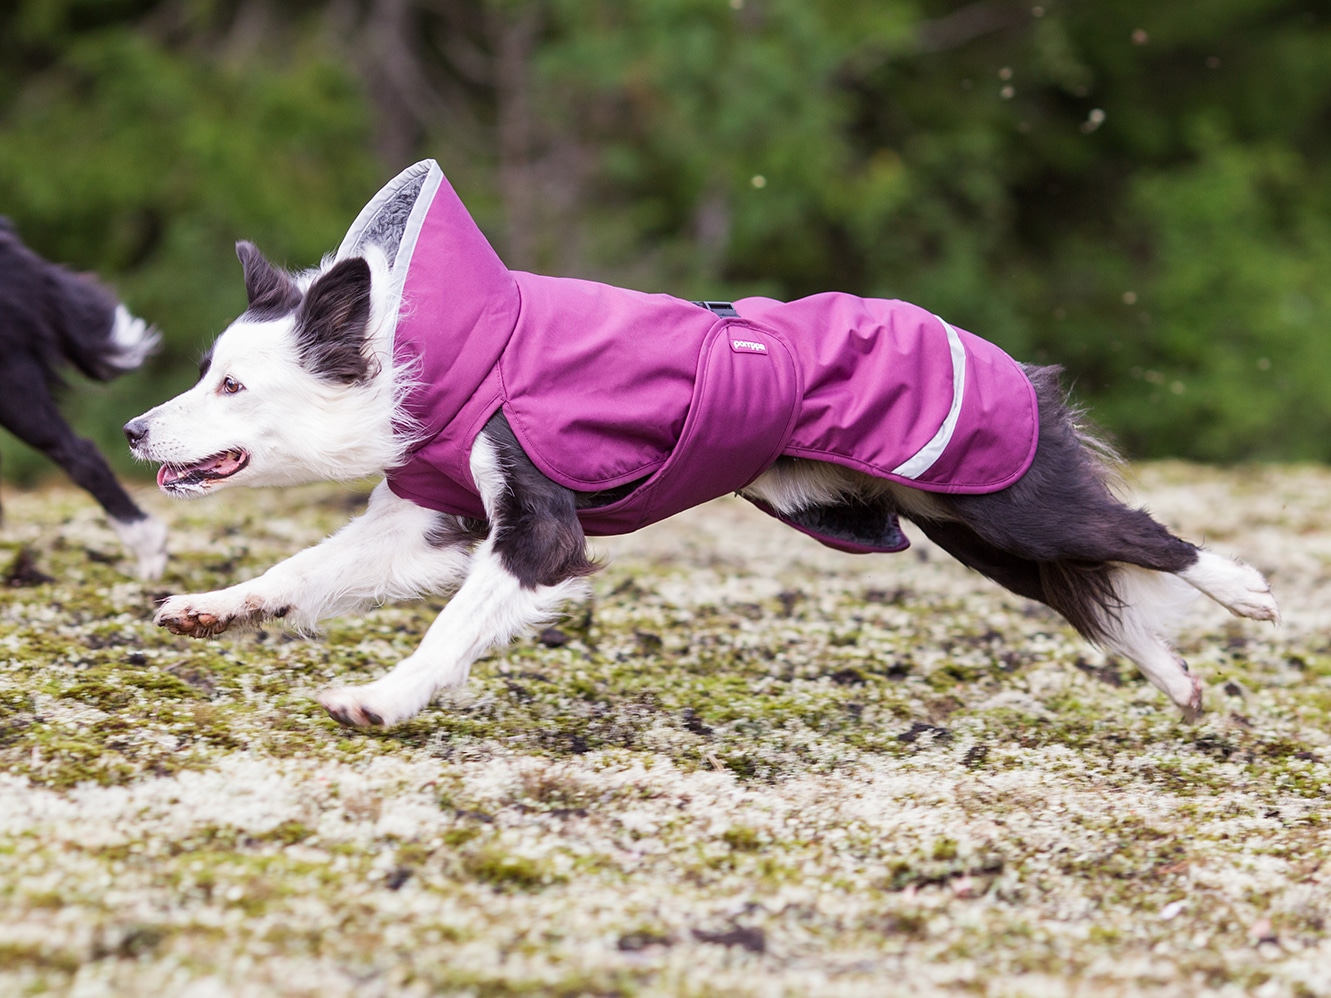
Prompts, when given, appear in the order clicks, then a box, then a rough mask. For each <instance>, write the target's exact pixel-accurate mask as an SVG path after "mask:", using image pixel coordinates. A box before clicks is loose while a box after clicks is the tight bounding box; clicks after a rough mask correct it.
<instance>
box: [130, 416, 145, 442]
mask: <svg viewBox="0 0 1331 998" xmlns="http://www.w3.org/2000/svg"><path fill="white" fill-rule="evenodd" d="M147 438H148V421H147V420H146V419H144V418H143V417H142V416H136V417H135V418H134V419H131V420H130V421H129V422H128V423H126V424H125V439H126V440H128V441H129V445H130V446H131V447H138V446H139V445H140V444H141V443H143V441H144V440H146V439H147Z"/></svg>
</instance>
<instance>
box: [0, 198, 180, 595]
mask: <svg viewBox="0 0 1331 998" xmlns="http://www.w3.org/2000/svg"><path fill="white" fill-rule="evenodd" d="M157 343H158V334H157V332H156V330H154V329H153V328H151V327H150V326H148V325H147V323H145V322H144V321H143V320H142V319H137V318H135V317H134V316H133V315H131V314H130V313H129V310H128V309H127V308H125V306H124V305H122V304H120V303H119V302H118V301H117V300H116V299H115V296H113V295H112V294H111V293H110V292H109V291H107V290H106V289H105V288H103V287H101V286H100V285H99V284H98V283H97V282H96V281H95V280H94V279H93V278H91V277H89V276H87V275H83V274H75V273H72V272H70V271H69V270H66V269H65V268H64V267H61V266H59V265H58V264H54V263H50V262H48V261H47V260H44V259H42V258H41V257H39V256H38V255H37V254H36V253H33V252H32V251H31V250H30V249H28V247H26V246H24V245H23V243H22V242H20V241H19V237H18V235H17V233H15V231H14V229H13V227H12V226H11V225H10V224H9V223H8V221H7V220H5V219H2V218H0V426H4V428H5V429H7V430H9V431H10V432H11V433H13V434H14V436H16V437H18V438H19V439H20V440H22V441H23V442H24V443H26V444H28V445H29V446H31V447H35V448H36V449H37V450H39V451H41V452H42V453H43V454H45V455H46V456H47V457H49V458H50V459H51V460H52V461H54V462H55V463H56V464H58V465H59V466H60V467H61V468H63V469H64V470H65V471H66V472H67V473H68V474H69V477H70V478H72V479H73V480H74V482H75V484H77V485H79V486H81V487H82V488H84V489H86V490H87V491H88V492H89V493H91V495H92V497H93V498H94V499H96V500H97V502H98V503H99V504H100V505H101V507H102V509H104V510H106V515H107V516H108V517H109V518H110V520H111V526H112V527H113V528H115V532H116V534H117V535H119V537H120V541H121V543H122V544H123V545H124V546H125V547H126V548H127V549H128V551H129V553H130V555H131V556H132V557H133V559H134V562H135V566H136V568H137V571H138V574H139V575H140V576H141V577H143V578H145V579H153V578H156V577H157V576H159V575H161V574H162V569H164V568H165V567H166V527H165V525H163V524H162V522H161V521H160V520H156V519H154V518H153V517H151V516H149V515H148V514H147V513H145V512H143V510H141V509H139V507H138V506H137V505H135V503H134V500H132V499H131V498H130V497H129V495H128V494H126V492H125V490H124V488H122V487H121V485H120V483H119V482H118V481H116V477H115V475H114V474H113V473H112V471H111V469H110V468H109V467H107V464H106V459H105V458H103V457H102V455H101V454H100V453H99V452H98V450H97V448H96V447H95V446H93V444H92V443H91V442H90V441H88V440H83V439H81V438H80V437H78V436H77V435H75V433H74V431H73V430H71V429H70V428H69V424H68V423H66V422H65V420H64V417H62V416H61V415H60V411H59V409H57V408H56V395H57V394H58V392H59V390H60V389H61V388H62V387H63V381H62V379H61V376H60V372H61V369H62V368H64V367H67V366H73V367H74V368H76V369H77V370H79V371H81V372H82V373H83V374H85V375H87V376H88V377H90V378H94V379H96V380H98V381H110V380H111V379H112V378H116V377H119V376H120V375H122V374H124V373H126V372H127V371H132V370H134V369H135V368H137V367H138V366H139V365H141V364H142V363H143V361H144V360H145V359H146V358H147V356H148V355H149V354H150V353H152V351H153V350H154V349H155V348H156V346H157Z"/></svg>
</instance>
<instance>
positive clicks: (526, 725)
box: [0, 465, 1331, 998]
mask: <svg viewBox="0 0 1331 998" xmlns="http://www.w3.org/2000/svg"><path fill="white" fill-rule="evenodd" d="M1136 485H1137V492H1138V494H1139V495H1140V496H1142V497H1144V498H1145V499H1146V500H1148V501H1149V504H1150V506H1151V507H1152V508H1153V510H1154V511H1155V512H1156V513H1157V514H1159V515H1160V516H1161V517H1162V518H1163V519H1165V520H1166V521H1167V522H1169V523H1170V524H1171V525H1173V526H1176V527H1177V528H1179V529H1180V530H1182V531H1183V532H1185V533H1186V534H1187V535H1188V536H1190V537H1193V538H1197V539H1205V540H1207V541H1208V543H1210V544H1211V545H1212V546H1213V547H1215V548H1217V549H1219V550H1222V551H1230V552H1233V553H1236V554H1243V555H1244V556H1245V557H1247V558H1248V559H1249V560H1252V561H1254V562H1255V563H1256V564H1258V566H1259V567H1260V568H1262V569H1263V570H1264V571H1267V572H1268V573H1269V574H1270V575H1271V577H1272V579H1273V582H1274V583H1275V586H1276V590H1277V594H1278V596H1279V597H1280V599H1281V602H1282V608H1283V610H1284V612H1285V624H1284V626H1283V627H1281V628H1278V629H1277V628H1272V627H1269V626H1263V625H1257V624H1251V623H1248V622H1241V621H1236V620H1233V619H1232V618H1229V617H1227V616H1226V615H1225V614H1224V612H1223V611H1222V610H1220V609H1219V608H1218V607H1215V606H1214V605H1211V604H1206V603H1204V602H1199V603H1198V604H1197V606H1196V608H1195V610H1194V611H1193V616H1192V619H1191V622H1190V624H1189V627H1188V628H1187V630H1186V631H1185V633H1184V634H1183V635H1181V639H1180V647H1181V649H1182V651H1183V652H1184V653H1185V655H1186V656H1187V657H1188V658H1189V660H1190V662H1191V663H1192V665H1193V667H1194V669H1196V670H1198V671H1200V673H1201V674H1202V676H1203V677H1204V678H1205V679H1206V681H1207V683H1208V692H1207V708H1208V713H1207V714H1206V716H1205V718H1204V719H1203V720H1202V721H1201V722H1200V723H1198V724H1194V725H1187V724H1184V723H1183V722H1182V721H1181V720H1180V719H1179V718H1178V717H1177V715H1176V713H1175V712H1174V711H1173V710H1172V709H1171V708H1170V707H1169V706H1168V705H1167V704H1166V703H1165V702H1164V700H1163V698H1162V697H1160V696H1159V695H1158V694H1157V693H1156V692H1155V691H1154V690H1153V689H1152V688H1150V687H1149V686H1147V685H1146V684H1145V683H1143V682H1142V680H1141V679H1140V677H1139V676H1138V675H1137V674H1136V672H1135V670H1133V669H1132V668H1131V667H1130V666H1128V665H1126V664H1124V663H1119V662H1115V661H1112V660H1106V659H1105V658H1104V657H1103V656H1101V655H1099V654H1098V653H1097V652H1095V651H1094V650H1092V649H1090V648H1088V647H1087V646H1086V645H1084V644H1083V643H1082V642H1081V641H1079V640H1078V639H1077V638H1076V637H1075V635H1073V634H1072V633H1071V631H1070V630H1069V629H1068V628H1067V627H1066V626H1065V625H1064V624H1063V623H1062V622H1061V621H1059V620H1058V619H1057V618H1055V617H1053V616H1052V615H1050V614H1049V613H1047V612H1045V611H1044V610H1042V609H1040V608H1038V607H1033V606H1031V605H1030V604H1027V603H1025V602H1024V601H1022V600H1019V599H1017V598H1015V597H1012V596H1009V595H1008V594H1006V593H1004V592H1002V591H1000V590H998V589H996V588H995V587H993V586H991V585H989V584H987V583H985V582H984V581H983V580H980V579H978V578H976V577H975V576H973V575H970V574H968V573H966V572H965V571H964V570H962V569H960V568H959V567H958V566H956V565H955V564H953V563H951V562H950V561H948V560H947V559H945V558H943V557H941V556H939V555H938V554H937V552H936V551H934V550H932V549H930V548H929V546H928V545H927V544H924V543H917V545H916V547H915V548H914V549H913V550H912V551H910V552H907V553H905V554H901V555H896V556H882V557H871V558H854V557H849V556H843V555H838V554H836V553H834V552H831V551H828V550H825V549H822V548H820V547H819V546H818V545H816V544H815V543H813V542H812V541H809V540H807V539H806V538H803V537H800V536H797V535H795V534H794V533H793V532H790V531H787V530H783V529H782V528H780V527H779V526H778V525H776V524H774V523H772V522H771V521H769V520H768V519H767V518H765V517H763V516H762V515H761V514H758V513H756V512H754V511H751V510H749V509H747V508H746V507H745V506H744V505H743V504H742V503H739V502H737V501H726V502H720V503H714V504H711V505H709V506H708V507H705V508H703V509H700V510H696V511H692V512H691V513H689V514H686V515H684V516H682V517H678V518H676V519H675V520H674V521H671V522H670V523H668V524H664V525H660V526H657V527H654V528H651V529H649V530H647V531H643V532H641V533H639V534H637V535H635V536H634V537H631V538H615V539H606V540H603V541H596V542H595V543H594V546H595V547H596V548H597V549H598V550H600V551H602V552H603V553H607V554H609V555H610V567H609V568H608V569H607V570H606V571H605V572H603V573H602V574H601V576H600V577H599V578H598V579H597V581H596V587H595V590H596V595H595V597H594V599H593V601H592V602H591V603H589V604H587V605H585V606H578V607H573V608H571V613H570V616H569V618H568V619H567V620H566V621H563V622H561V623H560V624H559V625H558V626H557V629H556V631H555V632H548V633H546V634H543V635H540V636H536V637H533V638H530V639H524V640H522V641H519V642H517V643H515V644H514V645H513V646H512V647H510V648H508V649H505V650H502V651H500V652H497V653H495V654H494V655H492V656H491V657H489V658H487V659H485V660H483V661H482V662H480V663H478V666H477V668H476V669H475V670H474V674H473V676H472V678H471V680H470V681H469V683H468V685H467V686H466V687H465V688H464V689H463V690H460V691H454V692H450V693H447V694H445V695H443V696H442V697H440V699H439V700H438V702H436V704H435V705H433V706H432V707H431V708H430V709H428V710H427V711H426V712H425V713H423V714H422V715H421V716H420V717H418V718H416V719H414V720H412V721H410V722H408V723H406V724H404V725H401V726H400V727H398V728H395V729H392V730H390V731H387V732H382V731H378V732H366V733H361V732H351V731H346V730H344V729H341V728H339V727H338V726H337V725H335V724H334V723H333V722H332V721H331V720H329V719H328V718H327V717H326V716H325V715H324V714H323V712H322V711H321V710H320V709H319V708H318V707H317V705H315V704H314V702H313V701H312V699H311V694H312V693H314V692H315V691H317V690H318V689H320V688H321V687H323V686H324V685H327V684H330V683H334V682H345V681H359V680H363V679H370V678H373V677H375V676H377V675H380V674H381V673H382V672H383V670H384V669H386V668H388V667H389V666H391V664H392V663H393V662H395V661H396V660H398V659H400V658H402V657H403V656H405V655H406V654H407V653H409V651H410V650H411V649H412V647H413V646H414V644H415V642H416V640H417V638H418V636H419V635H420V634H421V632H422V631H423V630H424V628H425V627H426V626H427V625H428V623H429V621H430V620H431V619H432V617H433V615H434V613H435V612H437V608H438V606H439V603H438V601H435V600H425V601H422V602H418V603H413V604H404V605H393V606H386V607H382V608H378V609H374V610H372V611H370V612H369V613H367V614H365V615H364V616H362V617H357V618H348V619H343V620H337V621H332V622H330V623H329V625H328V627H327V631H326V633H325V634H324V635H323V636H322V637H321V638H320V639H317V640H305V639H297V638H294V637H292V636H291V635H288V634H286V633H284V632H283V631H281V630H280V629H275V628H274V629H268V630H266V631H263V632H259V633H250V634H245V635H242V636H240V637H237V638H224V639H219V640H215V641H205V642H194V641H188V640H186V639H183V638H176V637H173V636H171V635H169V634H167V633H165V632H163V631H159V630H158V629H156V628H154V627H153V626H152V625H151V622H150V618H151V613H152V605H153V601H154V600H155V599H157V598H159V597H160V596H161V595H163V594H165V593H170V592H181V591H196V590H201V589H206V588H213V587H217V586H220V585H224V584H227V583H229V582H232V581H235V580H237V579H239V578H244V577H249V576H252V575H254V574H257V573H259V572H261V571H263V570H264V569H265V568H266V567H267V566H268V565H270V564H272V563H273V562H274V561H276V560H278V559H280V558H282V557H284V556H285V555H287V554H290V553H292V552H294V551H295V550H297V549H298V548H299V547H301V546H304V545H306V544H309V543H313V542H315V541H317V540H318V539H319V538H320V537H322V536H324V535H326V534H327V533H330V532H331V531H332V530H334V529H336V527H337V526H338V525H339V524H340V523H342V522H344V521H345V519H346V518H347V517H348V516H349V515H353V514H354V512H355V510H356V508H357V506H358V503H360V502H362V501H363V498H364V496H363V493H359V492H356V491H355V490H343V489H334V488H312V489H299V490H288V491H285V492H259V493H243V492H237V493H234V494H226V495H224V496H219V497H217V498H216V499H213V500H209V501H207V502H203V503H197V504H186V505H166V504H162V503H155V505H154V509H155V510H157V511H159V512H160V513H161V514H162V515H163V516H165V517H166V518H167V519H168V520H169V521H170V522H171V525H172V538H171V549H172V561H171V564H170V566H169V568H168V573H167V576H166V578H164V579H163V580H160V581H159V582H155V583H151V584H147V585H144V584H140V583H139V582H136V581H134V580H132V579H130V578H128V577H127V576H125V575H124V574H122V569H123V568H124V565H123V562H122V559H121V554H120V552H119V549H118V547H117V545H116V543H115V540H114V537H113V535H112V534H111V532H110V531H109V529H108V528H107V527H106V525H105V523H104V521H103V520H102V519H101V517H100V515H99V513H98V511H97V510H96V509H95V508H94V507H93V506H92V505H91V503H90V502H89V501H88V500H87V498H86V497H84V496H83V495H82V494H81V493H78V492H76V491H74V490H72V489H67V488H62V487H52V488H45V489H42V490H39V491H32V492H20V491H14V490H10V491H8V492H7V493H6V495H5V497H4V498H5V500H6V516H7V519H6V522H5V525H4V527H3V531H2V532H0V576H4V577H5V578H11V577H12V578H13V579H14V581H15V582H20V583H23V584H20V585H13V586H6V587H0V870H2V871H3V875H0V993H3V994H6V995H9V994H15V995H25V994H78V995H98V994H107V995H121V994H182V995H185V994H195V993H197V994H200V995H203V994H214V993H218V994H255V995H268V994H272V995H293V996H297V995H316V994H317V995H320V996H337V995H344V994H345V995H352V994H355V995H357V996H364V995H380V994H382V995H390V994H391V995H404V994H405V995H411V994H421V995H426V994H438V993H448V994H469V995H477V996H509V995H542V996H544V995H570V996H571V995H607V996H608V995H625V996H629V995H643V996H646V995H686V996H710V995H721V994H726V995H755V996H757V995H762V996H767V995H807V994H818V995H833V996H836V995H884V994H903V995H907V994H908V995H932V994H941V995H953V994H955V995H974V994H979V995H993V996H1003V995H1033V994H1051V995H1063V994H1070V993H1076V994H1083V995H1128V994H1158V995H1176V994H1215V995H1246V994H1255V995H1260V996H1263V998H1278V996H1283V995H1291V996H1303V995H1322V994H1331V969H1328V968H1331V942H1328V939H1327V932H1326V928H1327V923H1328V919H1331V900H1328V898H1329V897H1331V892H1329V891H1328V882H1329V880H1331V835H1328V828H1329V827H1331V813H1329V812H1328V810H1327V807H1326V804H1325V801H1326V796H1327V791H1328V789H1329V788H1331V748H1329V747H1328V745H1329V744H1331V716H1329V712H1331V639H1328V638H1327V637H1326V621H1327V618H1328V611H1331V587H1328V585H1327V582H1328V574H1331V573H1329V569H1328V566H1331V508H1328V507H1327V506H1326V504H1325V502H1324V500H1323V497H1324V496H1325V495H1326V494H1327V491H1328V486H1331V472H1327V471H1325V470H1323V469H1318V468H1311V467H1309V468H1299V467H1294V468H1247V469H1242V470H1238V471H1234V472H1220V471H1215V470H1210V469H1203V468H1196V467H1189V466H1182V465H1152V466H1148V467H1144V468H1141V469H1138V481H1137V483H1136ZM149 501H150V502H151V501H153V500H152V499H151V498H150V499H149ZM42 576H45V577H48V578H49V579H51V580H52V581H45V582H44V581H42V580H41V579H42Z"/></svg>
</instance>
